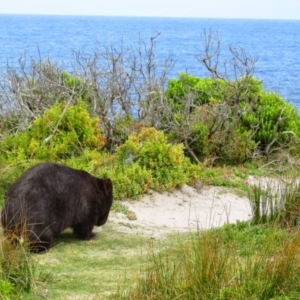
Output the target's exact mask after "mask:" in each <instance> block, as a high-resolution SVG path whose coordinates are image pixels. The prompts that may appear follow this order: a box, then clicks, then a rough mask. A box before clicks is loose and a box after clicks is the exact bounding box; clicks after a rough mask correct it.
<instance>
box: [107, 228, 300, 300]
mask: <svg viewBox="0 0 300 300" xmlns="http://www.w3.org/2000/svg"><path fill="white" fill-rule="evenodd" d="M258 232H259V233H260V234H259V235H258V236H257V233H258ZM299 235H300V231H299V229H296V230H294V231H293V232H287V231H285V230H282V229H280V228H275V227H271V228H270V227H267V226H262V225H256V226H255V225H254V226H249V224H247V223H240V224H238V225H228V226H225V227H223V228H220V229H216V230H210V231H205V232H201V231H198V232H197V233H194V234H193V233H191V234H188V235H179V236H178V237H177V241H176V243H173V245H171V246H167V247H165V246H163V247H162V248H161V251H160V252H158V253H157V251H156V249H155V247H151V248H150V249H149V252H148V264H147V266H146V267H144V268H142V269H141V271H140V272H139V273H138V274H136V275H135V276H134V277H133V282H132V285H131V287H129V288H128V287H127V288H126V287H123V288H121V289H120V290H119V292H118V293H117V294H116V295H115V296H114V297H112V298H113V299H135V300H138V299H166V300H168V299H208V300H209V299H224V300H225V299H228V300H229V299H299V297H300V273H299V271H300V257H299V250H298V249H299V243H300V239H299V237H300V236H299Z"/></svg>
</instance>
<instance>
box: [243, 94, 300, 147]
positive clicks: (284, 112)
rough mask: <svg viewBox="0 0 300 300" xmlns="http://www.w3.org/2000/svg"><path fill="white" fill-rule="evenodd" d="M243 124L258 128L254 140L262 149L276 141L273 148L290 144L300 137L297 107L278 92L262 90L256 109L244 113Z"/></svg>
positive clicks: (299, 118)
mask: <svg viewBox="0 0 300 300" xmlns="http://www.w3.org/2000/svg"><path fill="white" fill-rule="evenodd" d="M242 122H243V125H244V126H245V127H248V128H257V126H258V130H255V134H254V136H253V140H254V141H255V142H256V143H258V144H259V146H260V148H261V149H262V150H266V147H267V146H268V145H269V144H270V143H271V142H272V141H274V143H273V145H272V148H275V147H278V146H282V145H287V146H288V145H289V144H290V141H291V140H296V139H298V138H299V128H300V117H299V114H298V111H297V109H296V108H295V107H294V106H293V105H291V104H289V103H287V102H286V101H285V100H284V99H283V98H282V97H281V96H279V95H278V94H276V93H267V92H262V93H261V95H260V99H259V101H258V103H257V105H256V106H255V107H254V109H253V110H252V111H251V112H249V113H246V114H244V116H243V119H242Z"/></svg>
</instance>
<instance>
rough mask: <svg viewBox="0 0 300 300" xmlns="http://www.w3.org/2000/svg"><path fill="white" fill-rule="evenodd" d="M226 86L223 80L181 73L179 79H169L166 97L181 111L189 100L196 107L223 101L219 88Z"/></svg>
mask: <svg viewBox="0 0 300 300" xmlns="http://www.w3.org/2000/svg"><path fill="white" fill-rule="evenodd" d="M224 86H225V84H224V82H223V81H221V80H214V79H212V78H200V77H196V76H194V75H191V74H188V73H179V76H178V78H174V79H169V81H168V85H167V90H166V97H167V99H168V102H169V103H172V104H173V105H174V106H175V110H180V109H182V107H183V106H184V102H183V101H188V99H189V100H192V102H193V105H194V106H199V105H202V104H205V103H208V102H209V101H210V100H211V101H212V100H221V99H222V97H223V95H222V91H221V90H220V88H218V87H222V88H224Z"/></svg>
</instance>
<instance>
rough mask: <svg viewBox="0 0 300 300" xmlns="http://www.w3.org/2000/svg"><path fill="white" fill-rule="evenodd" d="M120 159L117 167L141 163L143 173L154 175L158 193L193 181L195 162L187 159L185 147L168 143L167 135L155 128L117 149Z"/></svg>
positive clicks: (130, 139) (143, 131)
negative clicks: (191, 176)
mask: <svg viewBox="0 0 300 300" xmlns="http://www.w3.org/2000/svg"><path fill="white" fill-rule="evenodd" d="M116 159H117V161H118V163H117V164H120V165H125V166H126V165H127V166H129V165H130V164H132V163H137V164H138V165H139V166H140V167H141V168H142V169H143V170H144V169H145V170H148V171H149V172H151V175H152V178H153V181H152V184H151V185H150V187H151V188H153V189H156V190H171V189H174V188H175V187H177V186H181V185H183V184H185V183H186V182H188V180H189V176H190V174H189V167H190V166H191V163H190V161H189V159H188V158H186V157H185V156H184V147H183V145H182V144H178V145H172V144H170V143H168V140H167V137H166V135H165V134H164V133H163V132H160V131H157V130H156V129H154V128H146V127H144V128H142V129H141V130H140V131H138V132H134V133H132V134H131V135H130V136H129V137H128V140H127V141H126V142H125V143H124V144H123V145H121V146H119V147H118V148H117V149H116ZM126 168H128V167H126Z"/></svg>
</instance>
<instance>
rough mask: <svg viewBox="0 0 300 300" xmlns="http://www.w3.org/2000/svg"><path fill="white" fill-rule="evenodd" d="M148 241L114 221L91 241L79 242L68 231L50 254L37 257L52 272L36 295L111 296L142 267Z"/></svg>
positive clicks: (37, 289) (45, 269)
mask: <svg viewBox="0 0 300 300" xmlns="http://www.w3.org/2000/svg"><path fill="white" fill-rule="evenodd" d="M146 241H147V238H146V237H143V236H138V235H136V234H126V233H122V232H120V231H118V230H116V227H115V225H113V224H111V223H108V224H106V225H105V226H104V227H103V228H102V229H101V230H99V231H98V233H97V239H95V240H91V241H79V240H78V239H76V237H75V236H74V235H73V234H72V232H71V231H70V230H66V231H65V232H63V233H62V234H61V235H60V236H59V237H58V238H57V239H56V240H55V244H54V245H53V248H51V250H50V251H49V252H48V253H46V254H43V255H35V256H34V259H35V261H36V262H37V264H38V270H39V271H40V272H46V271H47V272H48V273H49V274H50V275H51V276H50V278H49V279H50V280H48V282H47V283H45V282H43V283H40V284H37V288H36V291H35V294H36V295H37V296H38V295H45V296H46V297H47V299H107V298H108V296H109V295H110V294H113V293H115V291H116V290H117V286H118V283H119V282H120V281H123V278H124V276H125V274H126V273H127V272H131V271H132V270H136V269H138V268H139V266H140V263H141V260H140V259H139V257H140V255H141V249H142V245H143V244H145V243H146ZM28 299H32V298H30V297H29V298H28Z"/></svg>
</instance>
